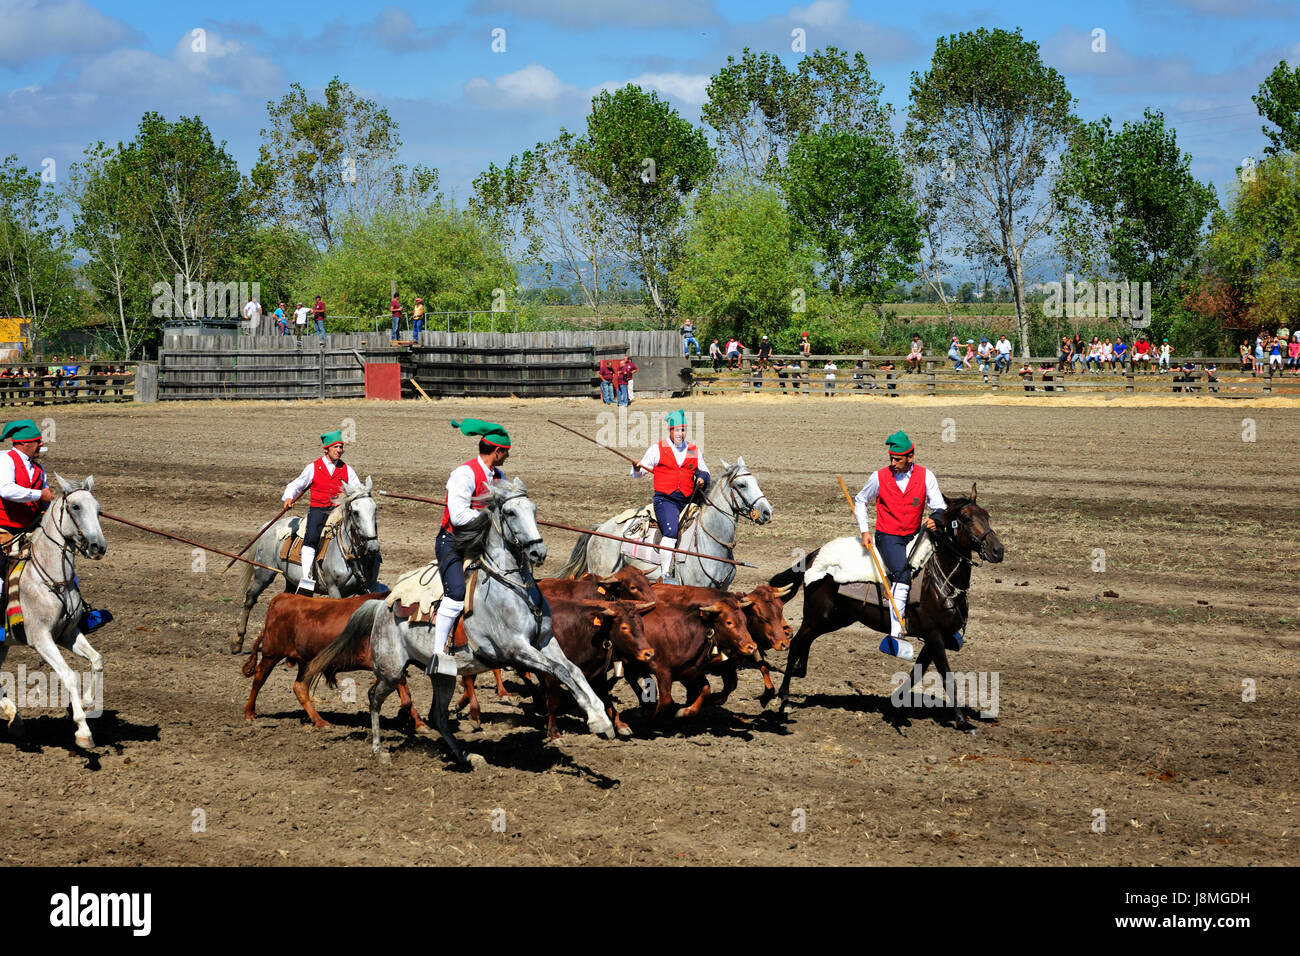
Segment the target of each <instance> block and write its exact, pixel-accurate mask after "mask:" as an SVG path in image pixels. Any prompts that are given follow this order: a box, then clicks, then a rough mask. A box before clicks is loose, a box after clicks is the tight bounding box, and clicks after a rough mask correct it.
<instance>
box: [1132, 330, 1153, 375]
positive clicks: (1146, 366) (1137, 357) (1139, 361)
mask: <svg viewBox="0 0 1300 956" xmlns="http://www.w3.org/2000/svg"><path fill="white" fill-rule="evenodd" d="M1139 365H1141V366H1142V369H1143V371H1147V372H1149V371H1151V343H1150V342H1148V341H1147V337H1146V336H1145V335H1144V336H1142V337H1141V338H1139V339H1138V340H1137V341H1136V342H1134V343H1133V371H1135V372H1136V371H1137V367H1138V366H1139Z"/></svg>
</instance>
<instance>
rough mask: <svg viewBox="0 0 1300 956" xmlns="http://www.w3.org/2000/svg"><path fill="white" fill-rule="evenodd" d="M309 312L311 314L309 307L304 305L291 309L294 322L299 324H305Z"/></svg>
mask: <svg viewBox="0 0 1300 956" xmlns="http://www.w3.org/2000/svg"><path fill="white" fill-rule="evenodd" d="M310 314H311V309H309V308H307V307H306V306H305V305H304V306H302V307H301V308H297V309H294V310H293V320H294V322H296V323H298V324H299V325H306V324H307V316H308V315H310Z"/></svg>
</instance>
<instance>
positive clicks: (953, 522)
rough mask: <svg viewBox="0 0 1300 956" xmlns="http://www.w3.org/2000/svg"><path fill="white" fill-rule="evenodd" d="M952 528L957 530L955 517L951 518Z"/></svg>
mask: <svg viewBox="0 0 1300 956" xmlns="http://www.w3.org/2000/svg"><path fill="white" fill-rule="evenodd" d="M952 530H953V531H956V530H957V519H956V518H953V519H952Z"/></svg>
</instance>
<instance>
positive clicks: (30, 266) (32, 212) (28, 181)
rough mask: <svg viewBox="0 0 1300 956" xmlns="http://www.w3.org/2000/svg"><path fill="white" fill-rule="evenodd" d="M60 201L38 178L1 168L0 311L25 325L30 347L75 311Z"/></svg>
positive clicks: (14, 160)
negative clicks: (0, 309)
mask: <svg viewBox="0 0 1300 956" xmlns="http://www.w3.org/2000/svg"><path fill="white" fill-rule="evenodd" d="M62 205H63V203H62V197H61V196H60V195H59V193H58V192H56V191H55V189H54V186H53V185H52V184H47V183H43V182H42V181H41V175H40V173H36V172H31V171H29V170H27V169H26V168H25V167H23V166H20V165H19V164H18V157H17V156H7V157H5V160H4V163H3V164H0V303H3V305H2V306H0V308H3V309H5V310H6V311H8V310H10V309H12V310H13V311H12V313H11V314H12V315H13V316H15V317H18V318H22V319H25V320H26V322H27V338H28V340H29V342H30V343H31V344H32V346H33V347H39V343H40V342H41V341H42V340H43V339H44V338H45V337H46V336H47V335H48V334H49V333H50V332H51V331H53V330H54V328H56V327H57V326H58V325H60V324H62V323H64V322H66V321H67V320H69V319H70V318H71V317H72V316H73V315H74V313H75V311H76V307H77V292H76V286H75V284H74V278H73V271H72V251H71V248H70V244H69V242H68V238H67V234H66V232H65V230H64V228H63V227H62V226H61V225H60V224H59V215H60V212H61V210H62Z"/></svg>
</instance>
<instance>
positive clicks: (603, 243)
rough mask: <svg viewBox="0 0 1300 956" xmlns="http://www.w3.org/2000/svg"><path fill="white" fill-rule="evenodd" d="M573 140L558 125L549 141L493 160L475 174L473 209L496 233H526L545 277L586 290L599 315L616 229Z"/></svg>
mask: <svg viewBox="0 0 1300 956" xmlns="http://www.w3.org/2000/svg"><path fill="white" fill-rule="evenodd" d="M575 143H576V140H575V138H574V136H573V134H572V133H569V132H568V131H566V130H564V129H561V130H560V135H559V137H557V138H556V139H555V140H553V141H551V142H549V143H538V144H537V147H536V149H533V150H529V151H527V152H525V153H522V154H520V155H518V156H512V157H511V159H510V162H509V163H507V164H506V166H505V168H499V167H498V166H496V165H495V164H493V165H490V166H489V167H488V169H487V170H486V171H485V172H483V173H482V174H480V175H479V176H478V177H477V178H476V179H475V180H474V193H473V196H472V197H471V198H470V208H471V209H472V210H474V211H475V212H476V213H477V214H479V215H480V216H481V217H483V218H484V219H485V221H487V222H489V223H490V224H491V225H492V226H493V228H494V229H496V230H497V231H498V232H499V234H504V235H508V236H514V237H518V238H520V239H522V240H523V242H524V246H525V251H524V255H525V256H526V258H528V259H530V260H532V261H534V262H536V263H537V264H538V265H539V266H541V268H542V270H543V272H544V274H545V277H546V279H547V280H548V281H549V280H554V279H557V278H558V279H560V280H561V281H564V282H566V283H568V284H572V285H574V286H575V287H576V288H577V289H578V290H580V292H581V298H580V299H579V302H580V303H581V304H584V305H586V306H587V307H588V308H590V309H591V311H592V314H593V315H594V316H595V317H596V318H597V319H599V318H600V314H601V310H602V309H603V308H604V306H605V304H606V299H607V298H608V294H607V293H608V291H609V286H610V283H611V276H610V273H611V269H610V266H611V261H610V259H611V256H612V254H613V252H614V230H613V228H612V223H611V221H610V215H609V212H610V210H609V205H608V203H607V202H605V191H604V188H603V187H602V185H601V184H600V183H599V182H598V181H597V180H596V179H595V178H593V177H592V175H591V174H590V173H589V172H588V171H587V170H585V169H583V168H582V167H580V166H579V165H578V164H577V162H576V148H575Z"/></svg>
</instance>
